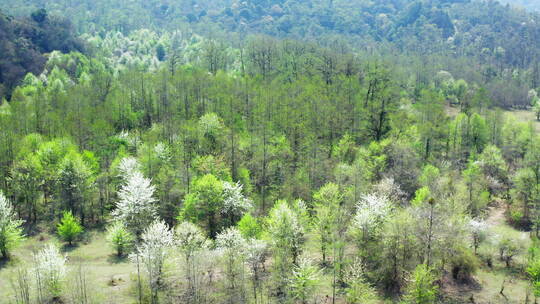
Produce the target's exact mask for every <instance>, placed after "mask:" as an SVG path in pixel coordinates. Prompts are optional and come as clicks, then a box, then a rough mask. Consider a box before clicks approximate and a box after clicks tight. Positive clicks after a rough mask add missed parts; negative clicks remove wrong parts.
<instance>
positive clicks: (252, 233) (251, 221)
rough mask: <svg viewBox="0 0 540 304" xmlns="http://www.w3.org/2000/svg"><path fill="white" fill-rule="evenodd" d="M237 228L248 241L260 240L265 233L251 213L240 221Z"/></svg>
mask: <svg viewBox="0 0 540 304" xmlns="http://www.w3.org/2000/svg"><path fill="white" fill-rule="evenodd" d="M237 227H238V230H240V233H242V235H243V236H244V238H246V239H259V238H260V237H261V235H262V232H263V231H262V226H261V224H260V223H259V221H258V220H257V219H256V218H254V217H253V216H252V215H251V214H249V213H246V214H245V215H244V216H243V217H242V218H241V219H240V221H238V224H237Z"/></svg>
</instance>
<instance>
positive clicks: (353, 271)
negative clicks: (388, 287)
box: [345, 261, 378, 304]
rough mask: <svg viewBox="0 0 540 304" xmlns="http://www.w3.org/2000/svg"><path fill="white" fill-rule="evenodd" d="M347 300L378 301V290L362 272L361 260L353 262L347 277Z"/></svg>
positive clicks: (371, 303)
mask: <svg viewBox="0 0 540 304" xmlns="http://www.w3.org/2000/svg"><path fill="white" fill-rule="evenodd" d="M345 282H346V284H347V288H345V300H346V302H347V303H348V304H356V303H362V304H375V303H378V297H377V292H376V291H375V289H374V288H373V287H371V286H370V285H369V284H368V283H366V280H365V279H364V276H363V274H362V265H361V263H360V262H359V261H355V262H354V263H352V264H351V265H350V266H349V268H348V270H347V274H346V277H345Z"/></svg>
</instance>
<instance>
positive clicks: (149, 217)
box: [112, 171, 157, 235]
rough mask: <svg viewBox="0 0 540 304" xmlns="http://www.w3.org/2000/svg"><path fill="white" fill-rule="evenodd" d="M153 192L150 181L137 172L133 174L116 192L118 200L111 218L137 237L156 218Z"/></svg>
mask: <svg viewBox="0 0 540 304" xmlns="http://www.w3.org/2000/svg"><path fill="white" fill-rule="evenodd" d="M154 191H155V188H154V186H152V185H151V184H150V179H148V178H145V177H144V176H143V175H142V173H140V172H138V171H135V172H133V174H131V175H130V176H129V177H128V180H127V181H126V183H125V184H124V185H123V186H122V188H121V189H120V191H118V197H119V198H120V200H119V201H118V203H117V205H116V210H114V211H113V213H112V214H113V216H114V217H115V219H116V220H119V221H122V222H124V223H125V224H126V226H127V227H128V228H130V229H131V230H132V231H134V232H135V233H136V234H137V235H138V234H139V233H140V232H141V231H142V230H143V229H144V228H145V227H147V226H148V225H149V224H150V223H151V222H152V221H154V220H155V218H156V214H157V210H156V206H155V205H154V202H155V199H154V198H153V195H154Z"/></svg>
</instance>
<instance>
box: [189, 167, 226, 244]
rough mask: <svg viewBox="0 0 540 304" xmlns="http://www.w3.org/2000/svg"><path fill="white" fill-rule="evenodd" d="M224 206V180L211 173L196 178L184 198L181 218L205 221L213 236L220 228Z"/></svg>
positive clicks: (209, 232)
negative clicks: (220, 215) (220, 216)
mask: <svg viewBox="0 0 540 304" xmlns="http://www.w3.org/2000/svg"><path fill="white" fill-rule="evenodd" d="M222 207H223V182H222V181H220V180H219V179H217V178H216V177H215V176H213V175H211V174H207V175H205V176H202V177H200V178H198V179H196V180H195V181H194V182H193V186H192V187H191V192H190V193H189V194H188V195H187V196H186V198H185V200H184V207H183V208H182V210H181V211H180V216H179V220H188V221H191V222H193V223H200V224H202V223H204V225H205V226H206V229H207V232H208V234H209V235H210V237H211V238H214V237H215V236H216V235H217V233H218V232H219V229H220V221H219V214H220V211H221V209H222Z"/></svg>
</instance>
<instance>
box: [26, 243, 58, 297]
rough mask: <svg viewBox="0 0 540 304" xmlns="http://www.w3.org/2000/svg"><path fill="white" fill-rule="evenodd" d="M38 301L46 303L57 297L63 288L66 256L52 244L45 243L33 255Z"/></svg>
mask: <svg viewBox="0 0 540 304" xmlns="http://www.w3.org/2000/svg"><path fill="white" fill-rule="evenodd" d="M34 263H35V266H34V273H35V275H36V282H37V293H38V301H39V302H40V303H47V302H49V301H51V300H55V299H58V298H59V297H60V295H61V294H62V291H63V290H64V281H65V278H66V257H65V256H62V255H61V254H60V252H59V251H58V248H57V247H56V246H54V245H52V244H49V245H46V246H45V248H43V249H41V250H40V251H39V252H38V253H37V254H35V255H34Z"/></svg>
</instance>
